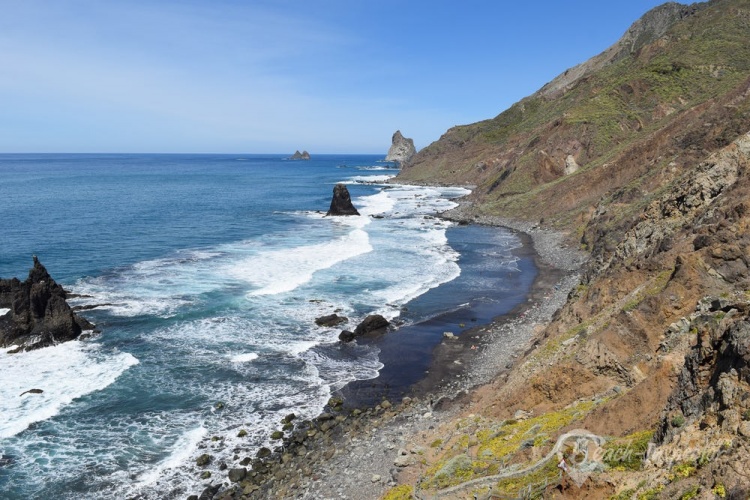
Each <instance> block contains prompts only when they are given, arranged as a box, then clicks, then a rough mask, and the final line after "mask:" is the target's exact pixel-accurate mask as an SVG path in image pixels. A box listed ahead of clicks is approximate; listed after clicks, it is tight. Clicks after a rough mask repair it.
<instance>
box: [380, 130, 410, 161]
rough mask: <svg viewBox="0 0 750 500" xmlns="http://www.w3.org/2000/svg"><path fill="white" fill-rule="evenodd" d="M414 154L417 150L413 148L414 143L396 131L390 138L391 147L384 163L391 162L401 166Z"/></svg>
mask: <svg viewBox="0 0 750 500" xmlns="http://www.w3.org/2000/svg"><path fill="white" fill-rule="evenodd" d="M415 154H417V149H416V148H415V147H414V141H413V140H411V139H408V138H406V137H404V136H403V135H401V131H400V130H396V132H395V133H394V134H393V137H392V138H391V147H390V149H389V150H388V156H386V157H385V161H393V162H396V163H398V164H399V166H401V165H404V164H405V163H408V162H409V160H411V158H412V156H414V155H415Z"/></svg>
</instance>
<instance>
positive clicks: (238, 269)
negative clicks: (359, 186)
mask: <svg viewBox="0 0 750 500" xmlns="http://www.w3.org/2000/svg"><path fill="white" fill-rule="evenodd" d="M347 219H348V218H347ZM360 219H361V218H360ZM370 251H372V246H370V242H369V237H368V235H367V233H366V232H365V231H363V230H361V229H356V230H354V231H351V232H350V233H349V234H347V235H346V236H344V237H341V238H338V239H336V240H334V241H331V242H327V243H319V244H315V245H305V246H299V247H292V248H282V249H277V250H271V251H267V252H261V253H259V254H257V255H254V256H252V257H249V258H247V259H245V260H243V261H242V262H241V263H239V264H236V265H234V266H231V267H230V268H229V269H228V272H229V274H230V275H232V276H233V277H234V278H237V279H242V280H245V281H247V282H248V283H251V284H252V285H254V286H255V287H256V289H255V290H253V291H251V292H250V295H251V296H257V295H276V294H280V293H284V292H289V291H291V290H294V289H295V288H297V287H299V286H300V285H302V284H304V283H307V282H309V281H310V280H311V279H312V277H313V275H314V274H315V272H317V271H320V270H322V269H326V268H329V267H331V266H334V265H335V264H338V263H339V262H342V261H344V260H347V259H351V258H352V257H355V256H357V255H361V254H364V253H367V252H370Z"/></svg>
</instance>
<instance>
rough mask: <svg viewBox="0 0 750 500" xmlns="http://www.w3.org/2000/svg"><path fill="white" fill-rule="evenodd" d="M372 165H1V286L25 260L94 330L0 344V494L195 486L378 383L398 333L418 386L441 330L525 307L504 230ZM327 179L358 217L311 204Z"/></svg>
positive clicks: (525, 260) (137, 493) (110, 158)
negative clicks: (38, 342)
mask: <svg viewBox="0 0 750 500" xmlns="http://www.w3.org/2000/svg"><path fill="white" fill-rule="evenodd" d="M381 159H382V156H375V155H313V159H312V160H310V161H290V160H286V159H285V158H284V156H283V155H156V154H149V155H147V154H144V155H114V154H107V155H98V154H90V155H73V154H60V155H54V154H47V155H30V154H24V155H10V154H3V155H0V179H1V181H0V217H2V220H3V225H2V231H0V277H3V278H9V277H13V276H16V277H18V278H20V279H25V277H26V275H27V273H28V269H29V268H30V267H31V266H32V258H31V257H32V255H37V256H38V257H39V260H40V261H41V263H42V264H44V265H45V266H46V267H47V269H48V271H49V272H50V274H51V275H52V277H53V278H55V280H56V281H58V283H61V284H62V285H63V286H65V288H66V289H68V290H70V291H72V292H74V293H75V294H80V295H82V296H83V297H81V298H76V299H72V300H70V303H71V305H80V306H86V305H97V304H99V305H100V306H99V307H97V308H95V309H92V310H90V311H85V312H83V313H82V315H83V316H85V317H86V318H87V319H89V320H90V321H92V322H94V323H95V324H96V325H97V327H98V329H99V330H101V333H100V334H96V335H94V336H92V337H91V338H89V339H86V340H83V341H74V342H68V343H64V344H60V345H57V346H54V347H49V348H45V349H40V350H37V351H33V352H26V353H21V354H15V355H11V354H8V353H7V349H0V415H1V416H2V418H0V492H2V494H1V495H0V496H2V497H3V498H6V499H16V498H18V499H21V498H24V499H25V498H55V499H78V498H131V497H136V498H185V497H186V496H187V495H189V494H199V493H200V491H201V490H202V489H203V487H204V484H206V483H207V482H211V481H214V482H217V481H221V480H222V479H223V478H224V476H225V474H224V473H222V472H220V471H219V470H218V467H219V465H220V464H221V463H226V464H227V465H229V467H232V466H236V465H235V464H236V463H237V462H238V458H244V457H245V456H254V453H255V451H256V450H257V449H258V448H259V447H261V446H270V447H273V446H274V442H273V441H272V440H271V438H270V435H271V433H272V432H273V431H274V430H276V429H279V428H280V422H281V419H282V418H283V417H284V416H285V415H287V414H289V413H295V414H296V415H297V417H298V418H300V419H305V418H313V417H315V416H316V415H317V414H319V412H320V411H321V410H322V409H323V407H324V405H325V404H326V402H327V401H328V399H329V398H330V397H331V395H332V394H333V393H334V392H335V391H337V390H339V389H341V388H342V387H344V386H345V385H346V384H348V383H350V382H354V381H363V380H369V379H376V378H377V377H378V376H379V374H380V373H381V370H382V369H383V368H384V365H383V363H384V362H385V363H388V362H389V361H388V360H389V359H394V358H397V357H398V356H394V355H391V356H390V357H389V356H388V355H386V354H387V352H388V351H393V350H394V349H396V350H398V345H399V343H402V344H403V345H406V344H409V343H411V347H410V349H411V351H410V352H412V353H417V354H416V357H417V358H419V359H418V360H417V361H414V360H411V361H409V365H410V366H412V367H417V369H416V371H414V370H412V371H411V372H409V373H406V371H405V372H404V377H403V381H404V383H405V384H406V383H412V382H415V381H417V379H418V378H419V376H420V375H419V374H420V373H421V370H423V369H424V367H425V366H428V364H429V358H430V350H431V348H432V347H434V345H436V344H437V343H439V342H440V341H441V337H442V333H441V332H440V331H438V330H439V329H444V328H449V327H451V329H452V331H454V332H455V333H456V334H460V332H461V329H462V328H463V326H464V325H465V323H469V322H471V324H470V326H475V325H477V324H481V323H483V322H487V321H489V320H490V319H491V318H492V317H493V316H496V315H498V314H502V313H506V312H508V311H510V310H511V309H512V308H513V307H515V306H517V305H518V304H519V303H521V302H523V301H524V300H525V294H526V292H527V291H528V288H529V286H530V285H531V282H532V281H533V278H534V276H535V272H536V271H535V269H534V267H533V263H532V261H531V259H530V257H528V256H526V257H523V255H521V253H519V249H520V248H521V246H522V243H521V240H520V239H519V238H518V236H517V235H515V234H513V233H511V232H509V231H506V230H503V229H500V228H484V227H477V226H458V225H455V224H453V223H450V222H447V221H444V220H442V219H439V218H436V217H435V216H436V214H437V213H439V212H441V211H444V210H446V209H449V208H451V207H454V206H456V202H455V199H456V198H457V197H460V196H464V195H466V194H468V190H466V189H464V188H460V187H420V186H401V185H391V184H387V183H386V181H387V179H389V178H390V177H392V176H394V175H395V174H396V173H397V170H395V169H394V168H393V167H392V166H391V165H390V164H388V163H383V162H381V161H380V160H381ZM338 182H343V183H345V184H347V186H348V188H349V192H350V193H351V197H352V200H353V202H354V205H355V206H356V207H357V208H358V210H359V211H360V213H361V214H362V215H361V216H359V217H326V216H325V212H326V211H327V209H328V206H329V204H330V199H331V193H332V190H333V186H334V185H335V184H336V183H338ZM334 312H336V313H337V314H339V315H343V316H346V317H347V318H349V322H348V323H347V324H346V325H344V328H347V329H353V328H354V327H355V326H356V325H357V324H358V322H359V321H361V320H362V319H363V318H364V317H365V316H367V315H368V314H373V313H377V314H382V315H384V316H385V317H387V318H389V319H390V320H395V321H396V322H398V323H400V324H401V325H402V326H401V327H400V329H399V330H398V331H396V332H393V333H389V334H387V335H386V337H385V338H384V340H383V342H382V343H380V344H379V343H378V342H377V341H375V342H366V343H365V342H361V343H357V342H355V343H351V344H341V343H339V342H338V334H339V332H340V330H341V328H340V327H339V328H322V327H318V326H316V325H315V322H314V321H315V318H317V317H319V316H322V315H326V314H331V313H334ZM440 318H443V319H442V320H441V319H440ZM445 318H450V321H454V322H455V324H452V325H450V324H446V322H447V321H449V320H448V319H445ZM441 321H442V322H441ZM459 321H460V322H461V323H460V325H459V323H458V322H459ZM431 322H432V323H435V322H437V324H439V326H440V328H438V330H436V328H434V327H433V328H420V325H428V324H430V323H431ZM464 322H465V323H464ZM399 334H401V335H402V337H401V338H400V339H399V337H397V335H399ZM394 346H395V347H394ZM420 363H421V364H420ZM32 388H37V389H42V390H43V391H44V392H43V393H42V394H25V395H23V396H21V393H23V392H24V391H26V390H28V389H32ZM243 430H244V431H245V432H244V433H241V432H240V431H243ZM238 434H243V436H242V437H238ZM203 453H209V454H211V455H212V456H213V457H214V460H213V461H212V462H211V464H209V466H208V467H206V468H198V467H196V466H195V460H196V457H198V456H199V455H201V454H203ZM203 470H209V471H212V478H211V479H208V480H202V479H200V477H199V475H200V473H201V472H202V471H203Z"/></svg>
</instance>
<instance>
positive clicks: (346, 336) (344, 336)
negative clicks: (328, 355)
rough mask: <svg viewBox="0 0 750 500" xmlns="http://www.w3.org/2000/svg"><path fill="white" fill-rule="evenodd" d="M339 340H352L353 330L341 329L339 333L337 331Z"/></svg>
mask: <svg viewBox="0 0 750 500" xmlns="http://www.w3.org/2000/svg"><path fill="white" fill-rule="evenodd" d="M339 340H340V341H341V342H351V341H352V340H354V332H350V331H349V330H343V331H342V332H341V333H339Z"/></svg>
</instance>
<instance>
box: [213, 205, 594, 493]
mask: <svg viewBox="0 0 750 500" xmlns="http://www.w3.org/2000/svg"><path fill="white" fill-rule="evenodd" d="M441 216H442V217H443V218H445V219H447V220H451V221H453V222H457V223H460V224H467V223H468V224H479V225H487V226H497V227H504V228H507V229H510V230H512V231H514V232H515V233H516V234H517V235H518V236H519V237H520V238H521V240H522V243H523V246H522V247H521V248H520V249H518V251H520V252H529V253H530V254H531V255H532V257H533V260H534V263H535V265H536V267H537V275H536V278H535V279H534V282H533V284H532V285H531V287H530V289H529V291H528V294H527V300H526V301H525V302H524V303H522V304H520V305H518V306H517V307H515V308H514V309H513V310H512V311H510V312H509V313H508V314H504V315H502V316H499V317H496V318H495V319H494V320H493V321H491V322H490V323H489V324H484V325H479V326H476V327H473V328H469V329H466V330H465V331H463V332H462V333H461V334H460V335H457V336H456V337H455V338H450V339H448V338H446V339H443V341H442V342H440V343H439V344H438V345H437V347H435V349H434V350H433V351H432V352H431V353H430V354H429V356H430V357H431V362H430V369H429V371H428V373H427V375H426V376H425V377H424V378H423V379H422V380H420V381H419V382H417V383H416V384H414V385H413V386H411V387H410V389H409V391H408V395H407V396H406V397H404V398H403V399H402V400H400V401H389V400H383V401H382V402H381V403H380V404H377V405H375V406H374V407H370V408H364V409H363V408H353V407H351V406H348V405H347V403H346V401H345V400H343V398H340V397H339V396H340V394H339V395H335V396H334V398H332V402H331V404H329V406H328V407H327V408H326V410H325V411H324V413H323V414H322V415H321V416H319V417H318V419H316V420H315V421H313V422H303V423H298V424H297V425H296V426H295V431H293V432H292V434H291V438H290V439H289V440H287V441H285V442H284V445H283V446H281V447H279V449H278V450H279V452H278V453H277V454H275V455H273V456H272V457H269V459H268V461H265V462H264V461H263V460H261V459H256V460H255V461H254V462H253V464H252V465H253V467H252V468H251V469H249V470H248V472H247V476H244V472H242V473H241V474H242V475H243V478H245V477H246V478H247V479H243V480H240V481H233V482H232V483H231V485H230V486H229V487H227V486H226V485H224V489H221V488H219V489H218V490H217V491H220V492H223V493H219V496H217V497H216V498H305V499H308V498H309V499H312V498H316V499H317V498H350V499H364V498H368V499H369V498H372V499H377V498H380V497H381V496H382V495H383V493H385V492H386V491H387V490H388V488H390V487H392V486H394V485H396V484H398V477H399V475H400V474H404V473H407V474H408V472H405V471H408V470H409V469H410V465H414V464H415V463H416V461H417V460H418V457H419V456H420V454H421V453H422V452H423V451H424V450H422V449H420V446H419V445H417V444H415V442H416V441H418V440H419V438H420V436H424V433H425V432H427V431H428V430H429V429H433V428H435V427H437V426H439V425H440V424H441V423H443V422H445V421H448V420H450V419H451V418H453V417H455V416H456V415H457V414H459V413H460V412H461V411H462V408H463V407H464V406H465V404H466V403H467V402H468V401H470V399H471V396H472V393H473V392H474V391H476V390H478V389H479V388H481V387H483V386H485V385H487V384H489V383H491V382H492V381H495V380H498V379H500V380H502V378H503V377H505V376H507V372H508V371H509V370H511V369H512V367H513V365H514V363H515V360H516V359H517V358H518V357H519V355H520V354H522V353H523V352H524V351H526V350H528V349H529V348H530V347H531V345H532V344H533V343H534V342H535V341H536V336H537V334H538V333H539V331H541V330H542V328H543V326H545V325H546V324H548V323H549V321H551V319H552V317H553V315H554V314H555V312H556V311H558V310H559V309H560V307H562V305H564V304H565V302H566V300H567V297H568V294H569V293H570V291H571V290H573V289H574V288H575V286H576V285H577V284H578V283H579V282H580V270H581V268H582V266H583V264H584V263H585V261H586V256H585V254H584V253H583V252H581V251H579V250H578V249H576V248H571V247H570V246H568V245H567V244H566V240H565V236H566V235H564V234H562V233H558V232H554V231H550V230H545V229H540V228H539V227H538V226H537V225H535V224H533V223H529V222H525V221H518V220H511V219H504V218H498V217H488V216H482V215H477V214H475V213H473V211H472V206H471V204H470V203H469V202H465V201H463V200H461V201H460V202H459V206H458V207H456V208H454V209H452V210H450V211H448V212H445V213H443V214H441ZM214 484H215V483H214ZM213 488H216V485H214V486H213ZM209 490H210V488H209Z"/></svg>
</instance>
